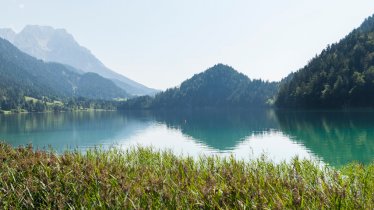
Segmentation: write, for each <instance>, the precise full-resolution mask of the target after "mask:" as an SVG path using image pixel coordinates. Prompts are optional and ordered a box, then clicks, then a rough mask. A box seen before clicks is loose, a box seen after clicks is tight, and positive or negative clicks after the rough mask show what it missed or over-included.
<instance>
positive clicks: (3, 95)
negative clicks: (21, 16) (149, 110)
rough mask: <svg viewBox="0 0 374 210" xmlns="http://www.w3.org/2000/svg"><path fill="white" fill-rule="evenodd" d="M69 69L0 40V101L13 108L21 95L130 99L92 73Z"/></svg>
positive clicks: (110, 82)
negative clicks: (9, 104)
mask: <svg viewBox="0 0 374 210" xmlns="http://www.w3.org/2000/svg"><path fill="white" fill-rule="evenodd" d="M73 69H74V68H73V67H67V66H65V65H62V64H59V63H53V62H44V61H42V60H38V59H36V58H34V57H32V56H30V55H28V54H26V53H24V52H22V51H20V50H19V49H18V48H16V47H15V46H14V45H12V44H11V43H10V42H8V41H7V40H5V39H2V38H0V102H6V103H14V104H15V106H16V105H17V104H19V103H20V101H19V100H23V99H24V97H25V96H31V97H34V98H38V99H42V98H45V97H47V98H50V99H55V100H56V99H58V100H61V99H67V98H69V99H70V98H74V97H85V98H90V99H104V100H113V99H115V98H128V97H130V95H129V94H128V93H126V91H124V90H122V89H121V88H119V87H117V86H116V85H115V84H114V83H113V82H112V81H111V80H109V79H106V78H103V77H101V76H100V75H98V74H96V73H83V74H79V73H77V72H78V70H73ZM0 106H1V104H0ZM11 107H13V106H11ZM0 108H1V107H0Z"/></svg>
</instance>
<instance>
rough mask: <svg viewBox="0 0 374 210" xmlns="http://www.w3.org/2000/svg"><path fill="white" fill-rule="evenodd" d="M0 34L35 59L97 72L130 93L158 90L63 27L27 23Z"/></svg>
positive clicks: (144, 93) (1, 30) (0, 31)
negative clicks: (121, 69)
mask: <svg viewBox="0 0 374 210" xmlns="http://www.w3.org/2000/svg"><path fill="white" fill-rule="evenodd" d="M0 37H2V38H4V39H7V40H8V41H10V42H11V43H12V44H14V45H15V46H16V47H18V48H19V49H20V50H21V51H23V52H25V53H27V54H29V55H31V56H34V57H36V58H38V59H42V60H44V61H49V62H58V63H62V64H67V65H70V66H72V67H74V68H75V69H78V70H81V71H83V72H93V73H97V74H99V75H101V76H103V77H105V78H108V79H110V80H112V81H113V82H114V83H115V84H116V85H117V86H118V87H120V88H122V89H123V90H125V91H126V92H127V93H129V94H131V95H147V94H150V95H152V94H154V93H155V92H157V90H155V89H151V88H148V87H146V86H144V85H142V84H140V83H137V82H135V81H133V80H131V79H129V78H127V77H125V76H123V75H121V74H118V73H116V72H114V71H113V70H111V69H109V68H107V67H106V66H105V65H104V64H103V63H102V62H101V61H100V60H98V59H97V58H96V57H95V56H94V55H93V54H92V53H91V52H90V51H89V50H88V49H86V48H84V47H82V46H80V45H79V44H78V43H77V42H76V41H75V40H74V37H73V36H72V35H71V34H69V33H68V32H67V31H66V30H64V29H54V28H52V27H49V26H37V25H28V26H26V27H25V28H24V29H23V30H22V31H21V32H19V33H15V32H14V31H13V30H12V29H0Z"/></svg>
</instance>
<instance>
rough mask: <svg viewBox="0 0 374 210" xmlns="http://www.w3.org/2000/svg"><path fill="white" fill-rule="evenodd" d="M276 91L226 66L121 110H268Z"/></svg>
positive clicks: (272, 85)
mask: <svg viewBox="0 0 374 210" xmlns="http://www.w3.org/2000/svg"><path fill="white" fill-rule="evenodd" d="M277 90H278V83H277V82H266V81H262V80H251V79H249V78H248V77H247V76H246V75H244V74H242V73H239V72H238V71H236V70H235V69H233V68H232V67H230V66H227V65H223V64H217V65H215V66H213V67H211V68H209V69H207V70H206V71H204V72H202V73H199V74H196V75H194V76H193V77H192V78H190V79H188V80H186V81H184V82H182V84H181V85H180V86H179V87H175V88H171V89H168V90H166V91H164V92H161V93H159V94H157V95H156V96H155V97H154V98H152V97H138V98H134V99H130V100H128V101H127V102H125V103H124V107H123V108H124V109H126V108H130V109H131V108H135V109H136V108H148V109H178V108H204V107H205V108H234V107H238V108H239V107H240V108H254V107H255V108H258V107H265V106H269V103H271V100H272V99H273V97H275V95H276V93H277Z"/></svg>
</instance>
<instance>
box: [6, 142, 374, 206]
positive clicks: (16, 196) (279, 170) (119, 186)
mask: <svg viewBox="0 0 374 210" xmlns="http://www.w3.org/2000/svg"><path fill="white" fill-rule="evenodd" d="M0 206H2V207H3V208H5V209H7V208H15V209H25V208H42V209H45V208H52V209H56V208H85V209H109V208H110V209H113V208H114V209H140V208H143V209H149V208H152V209H160V208H161V209H374V164H370V165H367V166H363V165H360V164H350V165H347V166H345V167H343V168H341V169H339V170H337V169H332V168H329V167H321V166H320V165H318V164H316V163H314V162H311V161H308V160H299V159H297V158H295V159H294V160H292V161H291V162H289V163H280V164H275V163H272V162H271V161H268V160H266V158H261V159H258V160H254V161H249V162H248V161H247V162H244V161H240V160H236V159H234V158H226V159H223V158H218V157H201V158H199V159H196V158H195V159H194V158H189V157H179V156H175V155H173V154H172V153H171V152H165V151H161V152H160V151H156V150H153V149H151V148H133V149H129V150H127V151H120V150H117V149H111V150H109V151H101V150H97V149H96V150H90V151H88V152H86V153H85V154H82V153H80V152H67V153H64V154H62V155H56V154H54V153H52V152H42V151H33V149H32V148H31V146H28V147H21V148H12V147H11V146H9V145H7V144H1V143H0Z"/></svg>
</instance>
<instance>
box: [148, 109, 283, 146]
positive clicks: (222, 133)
mask: <svg viewBox="0 0 374 210" xmlns="http://www.w3.org/2000/svg"><path fill="white" fill-rule="evenodd" d="M153 115H154V116H155V119H156V121H158V122H160V123H163V124H166V125H167V126H168V127H169V128H172V129H177V130H180V131H181V132H182V133H183V134H185V135H187V136H190V137H192V138H193V139H196V140H197V141H199V142H200V143H203V144H205V145H207V146H209V147H211V148H214V149H216V150H220V151H224V150H231V149H233V148H235V147H236V146H237V145H238V144H239V143H241V142H243V141H244V140H246V138H247V137H249V136H251V135H261V134H264V133H267V132H269V131H271V130H276V129H277V128H278V124H277V122H276V117H275V114H274V111H273V110H263V109H260V110H245V111H243V110H231V111H223V110H194V111H179V112H154V113H153Z"/></svg>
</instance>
